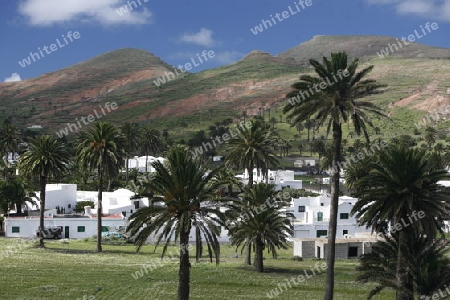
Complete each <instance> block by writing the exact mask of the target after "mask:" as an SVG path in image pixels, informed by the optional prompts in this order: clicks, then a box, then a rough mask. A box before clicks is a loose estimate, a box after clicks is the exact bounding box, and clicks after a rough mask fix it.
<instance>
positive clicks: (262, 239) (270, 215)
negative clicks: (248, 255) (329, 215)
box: [229, 183, 293, 272]
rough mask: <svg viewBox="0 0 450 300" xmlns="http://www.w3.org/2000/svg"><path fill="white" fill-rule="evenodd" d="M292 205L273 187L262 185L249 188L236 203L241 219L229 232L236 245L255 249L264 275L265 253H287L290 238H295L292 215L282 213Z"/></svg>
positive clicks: (259, 268) (256, 257) (256, 265)
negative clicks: (252, 246)
mask: <svg viewBox="0 0 450 300" xmlns="http://www.w3.org/2000/svg"><path fill="white" fill-rule="evenodd" d="M288 205H289V203H288V202H287V201H284V200H283V199H281V198H279V197H278V196H277V195H276V192H275V191H274V188H273V185H270V184H265V183H258V184H256V185H253V186H247V187H246V188H245V191H244V194H243V197H242V200H239V201H237V202H236V204H235V207H234V210H235V211H239V216H238V218H237V219H236V220H235V221H234V222H233V223H234V224H233V223H232V225H231V226H230V230H229V235H230V236H231V242H232V245H236V246H237V247H240V246H242V251H243V249H244V248H245V247H248V245H250V244H254V245H255V268H256V270H257V271H258V272H264V264H263V252H264V249H265V248H266V247H267V248H268V251H269V253H270V252H272V255H273V257H274V258H275V257H277V249H280V248H281V249H287V248H288V245H287V238H288V237H290V236H292V234H293V226H292V224H291V221H290V218H289V217H293V215H291V214H287V215H283V214H281V213H280V212H279V211H278V210H279V209H280V208H281V207H284V206H288Z"/></svg>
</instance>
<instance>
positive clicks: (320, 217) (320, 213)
mask: <svg viewBox="0 0 450 300" xmlns="http://www.w3.org/2000/svg"><path fill="white" fill-rule="evenodd" d="M317 221H318V222H322V221H323V212H320V211H319V212H318V213H317Z"/></svg>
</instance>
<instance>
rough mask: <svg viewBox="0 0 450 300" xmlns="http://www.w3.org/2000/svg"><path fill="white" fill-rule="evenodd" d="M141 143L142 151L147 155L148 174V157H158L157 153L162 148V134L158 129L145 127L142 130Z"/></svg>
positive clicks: (146, 167)
mask: <svg viewBox="0 0 450 300" xmlns="http://www.w3.org/2000/svg"><path fill="white" fill-rule="evenodd" d="M139 143H140V145H141V150H142V151H144V154H145V172H146V173H147V171H148V156H149V155H150V153H152V154H153V155H156V152H157V151H158V150H160V149H161V147H162V141H161V133H160V132H159V131H158V130H156V129H152V128H150V127H149V126H145V127H143V128H142V130H141V136H140V141H139Z"/></svg>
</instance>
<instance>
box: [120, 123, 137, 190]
mask: <svg viewBox="0 0 450 300" xmlns="http://www.w3.org/2000/svg"><path fill="white" fill-rule="evenodd" d="M120 131H121V133H122V135H123V136H124V139H125V151H126V162H125V168H126V178H125V182H128V162H129V159H130V153H131V152H133V151H134V150H136V148H137V146H138V144H139V126H138V124H136V123H125V124H123V125H122V127H121V128H120Z"/></svg>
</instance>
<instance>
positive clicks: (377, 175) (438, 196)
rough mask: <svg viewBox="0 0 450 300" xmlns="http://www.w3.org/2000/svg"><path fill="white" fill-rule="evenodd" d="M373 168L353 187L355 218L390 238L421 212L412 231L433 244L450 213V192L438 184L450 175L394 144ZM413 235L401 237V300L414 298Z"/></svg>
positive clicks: (405, 233)
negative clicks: (390, 230)
mask: <svg viewBox="0 0 450 300" xmlns="http://www.w3.org/2000/svg"><path fill="white" fill-rule="evenodd" d="M368 169H369V170H370V171H369V172H368V173H366V175H365V176H364V175H362V176H361V177H360V178H358V179H356V180H355V181H354V182H349V184H350V185H351V186H353V187H354V189H355V193H354V196H356V197H358V198H359V201H358V202H357V203H356V204H355V206H354V207H353V210H352V214H355V215H356V218H357V219H359V222H360V224H361V225H367V226H368V227H369V226H371V227H372V229H373V230H374V231H376V232H382V233H385V232H387V230H388V228H389V226H390V227H391V228H394V227H395V225H396V224H398V223H400V222H404V221H405V220H409V219H408V218H411V216H413V215H417V212H421V213H422V214H423V215H424V217H422V218H418V219H417V218H415V219H414V224H413V225H412V227H414V228H417V229H418V230H420V232H421V233H422V234H423V235H425V236H426V237H427V238H428V240H432V239H434V238H435V237H436V232H442V228H443V225H444V220H446V219H447V211H448V209H449V208H450V190H449V189H448V188H444V187H442V186H441V185H439V184H437V182H438V181H440V180H446V179H448V178H449V175H448V174H447V172H446V171H445V170H432V167H431V166H430V164H429V163H428V160H427V159H426V156H425V152H424V151H423V150H420V149H417V148H404V147H402V146H400V145H391V146H390V147H388V148H386V149H384V150H383V151H380V153H379V159H378V161H376V162H374V161H372V162H371V163H370V164H369V165H368ZM400 224H401V223H400ZM396 230H397V229H396ZM408 234H410V233H408V231H407V230H405V229H403V230H401V231H399V233H398V244H399V247H398V254H397V263H396V280H397V284H398V287H399V290H398V291H397V299H398V300H400V299H401V300H403V299H412V294H411V289H410V286H411V284H412V282H411V279H410V276H409V274H408V265H407V260H406V252H408V251H409V250H408V246H407V240H408Z"/></svg>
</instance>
